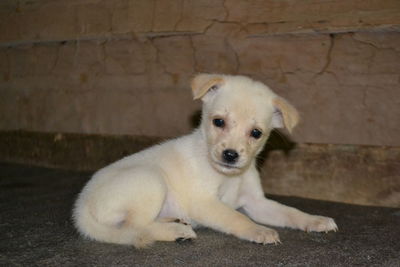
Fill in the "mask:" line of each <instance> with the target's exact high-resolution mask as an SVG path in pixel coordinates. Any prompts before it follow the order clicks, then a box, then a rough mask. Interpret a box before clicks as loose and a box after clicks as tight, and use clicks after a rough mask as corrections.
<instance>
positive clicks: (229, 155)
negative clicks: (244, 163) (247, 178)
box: [222, 149, 239, 163]
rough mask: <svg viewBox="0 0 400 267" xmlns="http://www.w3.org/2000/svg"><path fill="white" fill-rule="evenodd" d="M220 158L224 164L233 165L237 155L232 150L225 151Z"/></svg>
mask: <svg viewBox="0 0 400 267" xmlns="http://www.w3.org/2000/svg"><path fill="white" fill-rule="evenodd" d="M222 157H223V159H224V161H225V162H226V163H235V162H236V161H237V159H238V158H239V154H238V153H237V152H236V151H235V150H233V149H226V150H224V151H223V152H222Z"/></svg>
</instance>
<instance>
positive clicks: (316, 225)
mask: <svg viewBox="0 0 400 267" xmlns="http://www.w3.org/2000/svg"><path fill="white" fill-rule="evenodd" d="M304 230H305V231H307V232H329V231H335V232H336V231H337V230H338V227H337V225H336V223H335V221H334V220H333V219H332V218H329V217H324V216H316V215H312V216H311V217H310V218H309V220H308V222H307V225H306V226H305V229H304Z"/></svg>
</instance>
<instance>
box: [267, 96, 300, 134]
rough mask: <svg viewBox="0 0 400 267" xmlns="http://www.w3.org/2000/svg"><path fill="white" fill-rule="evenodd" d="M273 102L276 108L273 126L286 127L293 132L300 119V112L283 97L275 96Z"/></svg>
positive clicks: (273, 115)
mask: <svg viewBox="0 0 400 267" xmlns="http://www.w3.org/2000/svg"><path fill="white" fill-rule="evenodd" d="M272 103H273V105H274V108H275V110H274V113H273V114H272V122H271V124H272V128H283V127H286V129H287V130H288V131H289V132H290V133H291V132H292V130H293V128H294V127H295V126H296V125H297V123H298V122H299V120H300V116H299V113H298V112H297V110H296V109H295V108H294V107H293V106H292V105H291V104H289V103H288V102H287V101H286V100H285V99H283V98H282V97H279V96H278V97H275V98H274V99H273V100H272Z"/></svg>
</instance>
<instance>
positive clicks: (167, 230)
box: [73, 168, 196, 247]
mask: <svg viewBox="0 0 400 267" xmlns="http://www.w3.org/2000/svg"><path fill="white" fill-rule="evenodd" d="M97 178H99V179H100V180H103V181H104V180H106V181H107V182H105V183H103V184H102V185H101V186H92V187H89V188H85V189H84V190H83V191H82V193H81V195H80V196H79V198H78V200H77V202H76V205H75V209H74V214H73V217H74V221H75V225H76V227H77V228H78V230H79V231H80V232H81V233H82V234H83V235H84V236H87V237H89V238H92V239H95V240H98V241H103V242H108V243H117V244H131V245H134V246H135V247H147V246H148V245H150V244H151V243H153V242H154V241H157V240H160V241H174V240H175V239H177V238H194V237H196V235H195V233H194V232H193V230H192V229H191V227H190V226H187V225H183V224H178V223H171V222H169V223H166V222H164V223H163V222H158V221H156V218H157V216H158V214H159V213H160V211H161V209H162V206H163V204H164V201H165V196H166V194H167V190H168V188H167V185H166V184H165V181H164V179H163V177H162V174H161V173H160V172H158V171H156V170H153V169H146V168H132V169H126V170H123V171H120V172H118V173H117V175H115V176H114V177H109V178H105V179H102V177H97Z"/></svg>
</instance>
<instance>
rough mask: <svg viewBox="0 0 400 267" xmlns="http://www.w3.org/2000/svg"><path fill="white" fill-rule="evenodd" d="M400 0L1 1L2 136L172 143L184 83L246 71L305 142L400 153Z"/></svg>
mask: <svg viewBox="0 0 400 267" xmlns="http://www.w3.org/2000/svg"><path fill="white" fill-rule="evenodd" d="M399 29H400V1H398V0H384V1H375V0H364V1H359V0H349V1H340V0H332V1H325V0H319V1H316V0H307V1H295V0H287V1H277V0H269V1H258V0H248V1H245V0H235V1H234V0H225V1H219V0H196V1H195V0H171V1H162V0H136V1H133V0H132V1H129V0H108V1H100V0H80V1H78V0H52V1H49V0H30V1H13V0H3V1H1V2H0V75H1V76H0V130H14V129H24V130H32V131H40V132H77V133H102V134H134V135H150V136H175V135H180V134H183V133H187V132H188V131H190V129H191V127H192V126H191V123H190V117H191V115H192V114H193V113H194V112H195V111H196V110H197V109H199V104H200V103H195V102H192V100H191V95H190V90H189V86H188V84H189V79H190V77H191V76H192V75H193V74H194V73H197V72H219V73H231V74H245V75H249V76H252V77H254V78H256V79H259V80H261V81H263V82H265V83H266V84H268V85H269V86H270V87H272V88H273V89H274V90H275V91H276V92H277V93H279V94H281V95H282V96H284V97H286V98H287V99H288V100H289V101H291V102H292V103H293V104H294V105H295V106H296V107H297V108H298V109H299V110H300V112H301V114H302V117H303V120H302V123H301V125H300V126H299V127H298V129H297V131H296V132H295V135H294V139H295V140H296V141H299V142H310V143H330V144H331V143H333V144H370V145H384V146H399V145H400V137H399V136H400V120H399V118H400V89H399V87H400V34H399Z"/></svg>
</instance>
